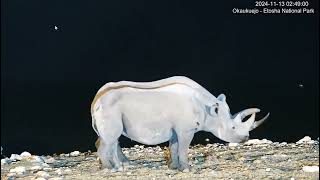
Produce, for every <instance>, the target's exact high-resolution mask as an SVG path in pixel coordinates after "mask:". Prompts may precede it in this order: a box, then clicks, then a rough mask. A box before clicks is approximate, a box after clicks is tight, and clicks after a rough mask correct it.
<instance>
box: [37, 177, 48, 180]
mask: <svg viewBox="0 0 320 180" xmlns="http://www.w3.org/2000/svg"><path fill="white" fill-rule="evenodd" d="M36 180H46V178H43V177H38V178H37V179H36Z"/></svg>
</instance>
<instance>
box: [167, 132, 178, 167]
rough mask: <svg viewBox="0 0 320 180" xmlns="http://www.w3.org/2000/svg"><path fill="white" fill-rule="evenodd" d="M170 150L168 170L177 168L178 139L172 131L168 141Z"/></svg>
mask: <svg viewBox="0 0 320 180" xmlns="http://www.w3.org/2000/svg"><path fill="white" fill-rule="evenodd" d="M169 148H170V153H171V154H170V159H169V162H168V163H169V168H171V169H177V168H179V158H178V138H177V134H176V133H175V132H174V131H173V135H172V137H171V139H170V141H169Z"/></svg>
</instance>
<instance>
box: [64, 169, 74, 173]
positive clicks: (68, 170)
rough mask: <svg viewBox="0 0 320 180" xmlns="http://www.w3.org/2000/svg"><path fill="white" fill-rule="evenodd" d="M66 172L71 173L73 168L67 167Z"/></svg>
mask: <svg viewBox="0 0 320 180" xmlns="http://www.w3.org/2000/svg"><path fill="white" fill-rule="evenodd" d="M64 172H65V173H71V172H72V171H71V169H66V170H64Z"/></svg>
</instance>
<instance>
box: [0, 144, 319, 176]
mask: <svg viewBox="0 0 320 180" xmlns="http://www.w3.org/2000/svg"><path fill="white" fill-rule="evenodd" d="M123 152H124V154H125V155H126V156H127V157H128V158H129V159H130V160H131V163H130V165H127V166H125V167H124V168H125V170H124V172H110V170H101V169H100V163H99V161H98V160H97V156H96V152H83V153H79V152H73V153H69V154H60V155H52V156H35V155H31V156H27V157H23V158H22V159H21V160H12V159H14V158H11V160H10V159H9V158H6V159H2V160H1V179H10V180H11V179H38V180H41V179H42V180H43V179H51V180H59V179H79V180H80V179H94V180H99V179H148V180H152V179H291V180H293V179H319V142H318V141H313V142H307V143H301V144H297V143H289V144H287V143H277V142H275V143H273V142H264V143H261V142H258V143H253V144H232V143H231V144H207V145H196V146H191V147H190V148H189V162H190V164H191V166H192V169H191V172H180V171H178V170H171V169H168V166H167V159H168V154H169V152H168V150H167V149H166V148H163V147H159V146H157V147H147V146H138V145H136V146H134V147H132V148H123Z"/></svg>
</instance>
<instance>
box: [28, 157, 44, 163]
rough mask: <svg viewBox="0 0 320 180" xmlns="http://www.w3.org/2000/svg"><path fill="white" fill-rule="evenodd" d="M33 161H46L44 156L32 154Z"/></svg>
mask: <svg viewBox="0 0 320 180" xmlns="http://www.w3.org/2000/svg"><path fill="white" fill-rule="evenodd" d="M31 162H44V160H43V158H42V157H39V156H32V160H31Z"/></svg>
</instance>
